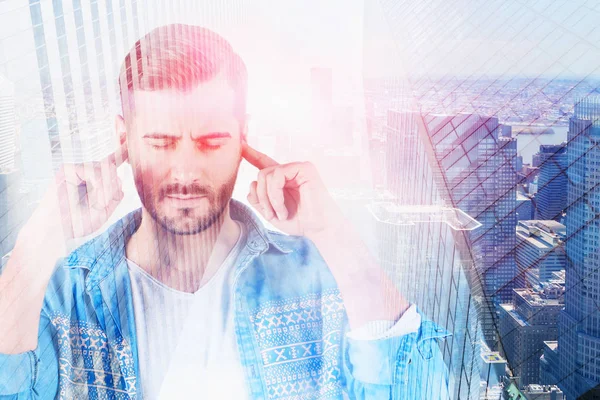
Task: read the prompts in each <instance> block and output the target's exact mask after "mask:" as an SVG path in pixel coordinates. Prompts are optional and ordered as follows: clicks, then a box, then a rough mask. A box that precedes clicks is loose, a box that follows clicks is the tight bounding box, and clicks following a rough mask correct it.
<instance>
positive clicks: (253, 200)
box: [247, 181, 260, 209]
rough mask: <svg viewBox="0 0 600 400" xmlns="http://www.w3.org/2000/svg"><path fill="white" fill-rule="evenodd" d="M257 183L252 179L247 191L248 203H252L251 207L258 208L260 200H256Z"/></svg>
mask: <svg viewBox="0 0 600 400" xmlns="http://www.w3.org/2000/svg"><path fill="white" fill-rule="evenodd" d="M257 184H258V182H256V181H252V183H250V191H249V192H248V197H247V199H248V203H250V205H252V207H254V208H256V209H260V202H259V201H258V195H257V194H256V185H257Z"/></svg>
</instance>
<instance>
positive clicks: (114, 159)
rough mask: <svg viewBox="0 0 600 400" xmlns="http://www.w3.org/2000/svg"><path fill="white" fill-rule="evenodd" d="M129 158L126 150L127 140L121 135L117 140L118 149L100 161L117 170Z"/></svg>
mask: <svg viewBox="0 0 600 400" xmlns="http://www.w3.org/2000/svg"><path fill="white" fill-rule="evenodd" d="M128 158H129V152H128V149H127V139H126V137H125V135H121V137H120V138H119V147H118V148H117V150H116V151H115V152H114V153H111V154H109V155H108V157H106V158H105V159H104V160H102V161H107V162H108V163H109V164H112V165H114V166H115V167H116V168H119V167H120V166H121V164H123V163H124V162H125V161H127V159H128Z"/></svg>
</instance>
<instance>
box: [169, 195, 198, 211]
mask: <svg viewBox="0 0 600 400" xmlns="http://www.w3.org/2000/svg"><path fill="white" fill-rule="evenodd" d="M205 198H206V196H199V195H197V194H196V195H189V194H187V195H183V194H173V195H167V196H165V201H166V202H167V203H168V204H170V205H171V206H173V207H176V208H191V207H198V206H200V205H201V204H202V203H203V202H204V199H205Z"/></svg>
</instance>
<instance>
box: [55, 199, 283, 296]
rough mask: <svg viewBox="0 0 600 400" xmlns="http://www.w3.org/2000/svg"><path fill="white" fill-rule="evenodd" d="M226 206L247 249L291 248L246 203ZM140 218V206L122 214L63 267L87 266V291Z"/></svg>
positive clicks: (114, 261)
mask: <svg viewBox="0 0 600 400" xmlns="http://www.w3.org/2000/svg"><path fill="white" fill-rule="evenodd" d="M229 208H230V213H231V217H232V218H233V219H235V220H237V221H239V222H241V223H243V224H244V226H245V228H246V232H247V239H246V246H247V247H248V248H249V249H250V251H252V252H254V253H257V254H262V253H264V252H266V251H267V250H269V248H270V247H271V246H272V247H273V248H274V249H276V250H278V251H280V252H282V253H290V252H292V251H293V249H292V248H291V247H290V244H289V243H288V242H289V240H285V238H286V235H281V234H278V233H275V232H272V231H270V230H268V229H267V228H266V227H265V226H264V224H263V223H262V221H260V219H259V218H258V217H257V216H256V214H255V213H254V212H253V211H252V210H251V209H250V208H249V207H248V206H246V205H244V204H242V203H241V202H239V201H237V200H234V199H231V201H230V203H229ZM141 221H142V209H141V208H139V209H137V210H135V211H132V212H131V213H129V214H127V215H125V216H124V217H123V218H122V219H120V220H119V221H117V222H116V223H114V224H113V225H112V226H110V227H109V228H108V229H107V230H106V231H105V232H103V233H101V234H100V235H99V236H97V237H95V238H93V239H91V240H89V241H88V242H86V243H85V244H83V245H82V246H81V247H79V248H78V249H76V250H75V251H73V252H72V253H71V254H70V255H69V256H68V258H67V259H66V260H65V267H67V268H76V267H79V268H85V269H88V270H89V271H90V272H89V274H88V275H87V277H86V281H85V287H86V290H87V291H89V290H91V289H92V287H94V286H96V285H97V284H98V283H99V282H100V281H101V280H102V279H103V278H104V277H106V275H107V274H108V273H109V272H110V271H112V270H113V269H114V268H115V267H116V266H117V265H118V264H119V263H120V262H122V261H123V260H124V259H125V245H126V243H127V241H128V240H129V238H130V237H131V235H133V234H134V233H135V231H136V230H137V229H138V227H139V225H140V223H141Z"/></svg>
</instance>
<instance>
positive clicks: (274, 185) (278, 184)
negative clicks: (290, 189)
mask: <svg viewBox="0 0 600 400" xmlns="http://www.w3.org/2000/svg"><path fill="white" fill-rule="evenodd" d="M284 187H285V174H284V172H283V168H275V169H274V170H273V172H272V173H270V174H268V175H267V194H268V196H269V201H270V202H271V206H272V207H273V210H274V211H275V213H276V214H277V218H278V219H279V220H280V221H283V220H285V219H286V218H287V216H288V210H287V208H286V207H285V193H284V190H283V188H284Z"/></svg>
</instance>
